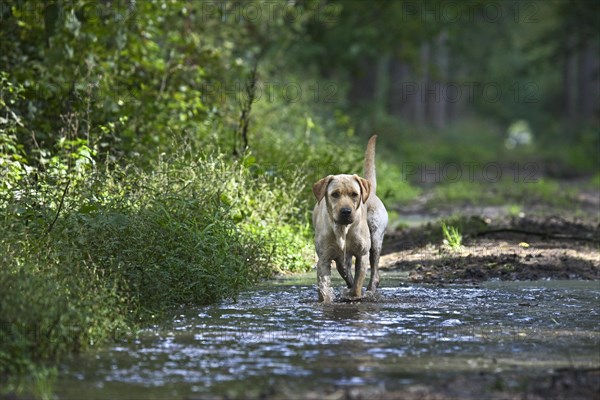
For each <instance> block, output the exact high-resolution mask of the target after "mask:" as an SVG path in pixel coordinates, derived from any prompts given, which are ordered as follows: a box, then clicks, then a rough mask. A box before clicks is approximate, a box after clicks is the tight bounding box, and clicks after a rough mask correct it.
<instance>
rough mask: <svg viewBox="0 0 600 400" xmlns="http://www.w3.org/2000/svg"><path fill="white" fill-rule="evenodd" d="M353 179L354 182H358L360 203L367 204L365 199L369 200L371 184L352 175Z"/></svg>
mask: <svg viewBox="0 0 600 400" xmlns="http://www.w3.org/2000/svg"><path fill="white" fill-rule="evenodd" d="M354 179H356V181H357V182H358V184H359V186H360V191H361V194H362V202H363V204H364V203H366V202H367V199H368V198H369V195H370V194H371V183H369V181H368V180H366V179H365V178H361V177H360V176H358V175H354Z"/></svg>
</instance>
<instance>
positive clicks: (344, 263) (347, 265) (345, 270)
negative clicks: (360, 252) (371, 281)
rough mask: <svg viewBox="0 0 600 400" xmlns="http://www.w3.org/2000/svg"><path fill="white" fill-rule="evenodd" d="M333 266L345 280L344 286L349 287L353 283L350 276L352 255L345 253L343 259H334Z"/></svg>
mask: <svg viewBox="0 0 600 400" xmlns="http://www.w3.org/2000/svg"><path fill="white" fill-rule="evenodd" d="M335 266H336V268H337V270H338V272H339V273H340V275H341V277H342V278H343V279H344V281H346V286H348V289H350V288H351V287H352V285H353V284H354V279H353V278H352V255H350V254H346V256H345V257H344V260H339V259H338V260H335Z"/></svg>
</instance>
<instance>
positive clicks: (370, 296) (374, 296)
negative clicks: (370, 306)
mask: <svg viewBox="0 0 600 400" xmlns="http://www.w3.org/2000/svg"><path fill="white" fill-rule="evenodd" d="M364 299H365V300H366V301H379V300H381V294H380V293H379V292H373V291H371V290H367V291H366V292H365V296H364Z"/></svg>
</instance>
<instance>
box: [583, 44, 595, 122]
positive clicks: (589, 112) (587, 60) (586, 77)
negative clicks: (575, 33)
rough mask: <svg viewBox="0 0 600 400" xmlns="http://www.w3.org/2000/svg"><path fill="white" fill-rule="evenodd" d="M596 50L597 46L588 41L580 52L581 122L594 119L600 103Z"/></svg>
mask: <svg viewBox="0 0 600 400" xmlns="http://www.w3.org/2000/svg"><path fill="white" fill-rule="evenodd" d="M596 51H597V47H596V46H595V45H594V44H593V43H590V42H588V43H586V45H585V46H584V47H583V49H582V50H581V52H580V53H579V93H578V94H579V111H580V122H590V121H592V120H593V119H594V117H595V116H597V113H598V108H599V105H600V100H599V99H600V93H599V92H600V88H599V83H600V81H599V73H600V71H599V70H598V69H599V67H600V59H599V58H598V54H597V52H596Z"/></svg>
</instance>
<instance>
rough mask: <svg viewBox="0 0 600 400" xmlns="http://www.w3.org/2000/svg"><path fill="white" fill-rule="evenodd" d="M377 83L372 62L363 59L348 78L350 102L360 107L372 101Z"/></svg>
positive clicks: (368, 59) (374, 66) (375, 71)
mask: <svg viewBox="0 0 600 400" xmlns="http://www.w3.org/2000/svg"><path fill="white" fill-rule="evenodd" d="M376 83H377V68H376V65H375V62H374V60H372V59H370V58H367V57H363V59H362V60H361V61H360V62H358V68H357V69H356V70H355V71H354V72H353V73H352V75H351V76H350V93H349V95H350V99H349V100H350V102H351V103H352V104H353V105H360V104H361V103H363V104H364V103H367V102H370V101H372V100H373V97H374V96H375V87H376Z"/></svg>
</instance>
